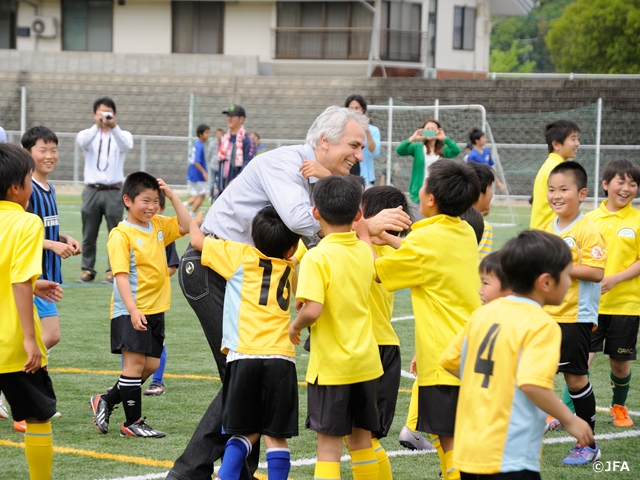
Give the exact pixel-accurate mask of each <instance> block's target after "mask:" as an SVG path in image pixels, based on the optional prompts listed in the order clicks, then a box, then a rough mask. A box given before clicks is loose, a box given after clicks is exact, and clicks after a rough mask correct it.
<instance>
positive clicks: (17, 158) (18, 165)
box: [0, 143, 35, 209]
mask: <svg viewBox="0 0 640 480" xmlns="http://www.w3.org/2000/svg"><path fill="white" fill-rule="evenodd" d="M34 168H35V163H34V161H33V158H31V155H29V153H28V152H27V151H26V150H24V149H22V148H20V147H18V146H16V145H12V144H10V143H0V200H6V201H9V202H14V203H17V204H19V205H21V206H22V208H25V209H26V208H27V204H28V203H29V197H30V196H31V191H32V186H31V174H32V173H33V169H34Z"/></svg>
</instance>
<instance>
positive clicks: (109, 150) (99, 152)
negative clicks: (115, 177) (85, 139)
mask: <svg viewBox="0 0 640 480" xmlns="http://www.w3.org/2000/svg"><path fill="white" fill-rule="evenodd" d="M102 137H103V134H102V132H100V145H99V146H98V160H97V161H96V166H97V167H98V171H100V172H104V171H105V170H106V169H107V168H109V153H110V152H111V132H109V142H108V143H107V164H106V165H105V167H104V168H100V154H101V153H102Z"/></svg>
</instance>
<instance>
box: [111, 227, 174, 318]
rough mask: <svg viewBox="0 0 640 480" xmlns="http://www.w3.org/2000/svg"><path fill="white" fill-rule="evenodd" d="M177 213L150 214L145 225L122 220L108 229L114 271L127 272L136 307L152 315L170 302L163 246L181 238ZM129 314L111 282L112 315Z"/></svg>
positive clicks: (115, 272)
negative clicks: (109, 231)
mask: <svg viewBox="0 0 640 480" xmlns="http://www.w3.org/2000/svg"><path fill="white" fill-rule="evenodd" d="M181 236H182V235H181V234H180V230H179V229H178V217H161V216H158V215H155V216H154V217H152V218H151V221H150V222H149V227H148V228H142V227H139V226H137V225H133V224H132V223H129V222H127V221H126V220H123V221H122V222H120V223H119V224H118V226H117V227H116V228H114V229H113V230H111V233H109V241H108V242H107V250H108V251H109V261H110V262H111V271H112V272H113V275H114V276H115V275H117V274H118V273H127V274H128V275H129V284H130V285H131V293H133V298H134V300H135V302H136V307H138V310H140V311H141V312H142V313H144V314H147V315H153V314H154V313H161V312H166V311H167V310H169V307H170V305H171V284H170V283H169V270H168V268H167V256H166V253H165V247H166V246H167V245H169V244H170V243H171V242H173V241H175V240H176V239H178V238H180V237H181ZM121 315H129V312H128V311H127V307H125V305H124V302H123V301H122V297H121V296H120V292H119V291H118V285H117V283H116V282H115V281H114V282H113V296H112V297H111V318H117V317H119V316H121Z"/></svg>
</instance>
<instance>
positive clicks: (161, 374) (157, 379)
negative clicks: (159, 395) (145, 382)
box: [151, 345, 167, 385]
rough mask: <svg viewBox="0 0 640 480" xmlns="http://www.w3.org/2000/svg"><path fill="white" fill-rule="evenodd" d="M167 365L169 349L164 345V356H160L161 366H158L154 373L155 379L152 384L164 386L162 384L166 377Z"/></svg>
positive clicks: (152, 379)
mask: <svg viewBox="0 0 640 480" xmlns="http://www.w3.org/2000/svg"><path fill="white" fill-rule="evenodd" d="M166 365H167V348H166V347H165V346H164V345H162V355H160V365H158V369H157V370H156V371H155V372H153V377H152V378H151V383H158V384H160V385H164V383H163V382H162V377H164V368H165V367H166Z"/></svg>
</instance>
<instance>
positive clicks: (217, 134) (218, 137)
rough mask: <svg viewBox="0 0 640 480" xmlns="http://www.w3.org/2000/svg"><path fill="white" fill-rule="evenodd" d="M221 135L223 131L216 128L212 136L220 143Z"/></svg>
mask: <svg viewBox="0 0 640 480" xmlns="http://www.w3.org/2000/svg"><path fill="white" fill-rule="evenodd" d="M222 135H224V130H222V129H221V128H216V133H215V135H214V136H215V137H216V138H217V139H218V141H220V139H221V138H222Z"/></svg>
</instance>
